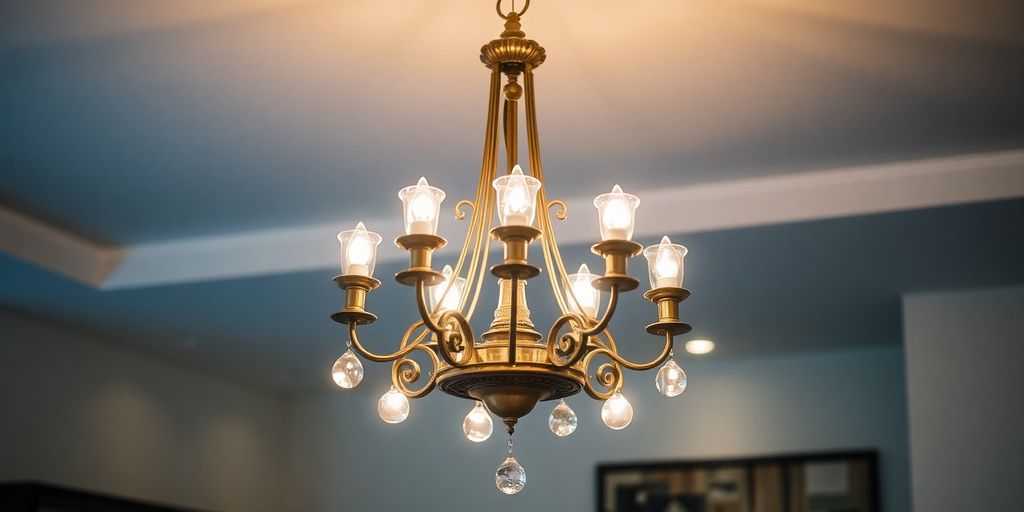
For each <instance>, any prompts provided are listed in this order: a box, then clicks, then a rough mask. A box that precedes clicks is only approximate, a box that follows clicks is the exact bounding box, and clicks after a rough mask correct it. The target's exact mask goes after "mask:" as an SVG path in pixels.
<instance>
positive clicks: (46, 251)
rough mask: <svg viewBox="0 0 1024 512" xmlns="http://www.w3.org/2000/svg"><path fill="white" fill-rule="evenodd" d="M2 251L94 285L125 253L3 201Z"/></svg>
mask: <svg viewBox="0 0 1024 512" xmlns="http://www.w3.org/2000/svg"><path fill="white" fill-rule="evenodd" d="M0 251H3V252H4V253H7V254H9V255H11V256H14V257H15V258H18V259H21V260H24V261H27V262H29V263H33V264H35V265H37V266H40V267H42V268H45V269H47V270H50V271H52V272H55V273H57V274H61V275H64V276H66V277H70V278H72V279H74V280H76V281H79V282H81V283H84V284H88V285H91V286H94V287H100V286H102V285H103V283H104V282H105V281H106V279H107V277H108V276H109V275H110V272H111V271H112V270H113V268H114V267H115V266H116V265H117V264H118V262H119V261H120V259H121V253H122V251H121V249H118V248H105V247H102V246H100V245H97V244H95V243H92V242H90V241H89V240H86V239H84V238H82V237H80V236H78V235H75V234H74V233H70V232H68V231H64V230H62V229H59V228H56V227H53V226H51V225H49V224H47V223H44V222H41V221H39V220H37V219H35V218H33V217H30V216H28V215H24V214H21V213H18V212H15V211H13V210H10V209H8V208H5V207H4V206H3V205H0Z"/></svg>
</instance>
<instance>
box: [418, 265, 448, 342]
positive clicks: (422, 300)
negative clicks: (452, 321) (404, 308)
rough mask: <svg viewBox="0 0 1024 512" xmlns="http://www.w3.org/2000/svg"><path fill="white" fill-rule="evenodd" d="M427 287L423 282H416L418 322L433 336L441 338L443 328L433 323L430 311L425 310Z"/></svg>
mask: <svg viewBox="0 0 1024 512" xmlns="http://www.w3.org/2000/svg"><path fill="white" fill-rule="evenodd" d="M426 290H427V287H426V285H425V284H423V280H422V279H421V280H418V281H416V309H417V310H419V313H420V321H422V322H423V325H425V326H427V329H430V330H431V331H432V332H433V333H434V334H436V335H438V336H441V334H442V333H443V332H444V328H443V327H442V326H441V325H439V324H438V323H437V322H435V321H434V318H433V315H431V313H430V310H429V309H427V291H426Z"/></svg>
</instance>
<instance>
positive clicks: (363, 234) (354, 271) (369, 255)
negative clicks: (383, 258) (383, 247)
mask: <svg viewBox="0 0 1024 512" xmlns="http://www.w3.org/2000/svg"><path fill="white" fill-rule="evenodd" d="M380 240H381V238H380V235H378V234H377V233H374V232H373V231H367V230H366V226H364V225H363V223H362V222H360V223H359V224H357V225H356V228H355V229H350V230H348V231H342V232H341V233H338V242H339V243H341V273H342V274H345V275H358V276H368V277H372V276H373V266H374V264H376V263H377V246H378V245H380Z"/></svg>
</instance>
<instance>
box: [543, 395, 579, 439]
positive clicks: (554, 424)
mask: <svg viewBox="0 0 1024 512" xmlns="http://www.w3.org/2000/svg"><path fill="white" fill-rule="evenodd" d="M576 422H577V420H576V413H575V412H573V410H572V409H570V408H569V406H568V405H567V404H566V403H565V400H564V399H563V400H562V401H561V402H559V403H558V405H557V406H555V409H554V410H553V411H551V417H550V418H548V428H550V429H551V432H553V433H554V434H555V435H556V436H558V437H565V436H567V435H569V434H572V433H573V432H575V431H576Z"/></svg>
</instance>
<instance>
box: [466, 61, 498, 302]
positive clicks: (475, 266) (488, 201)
mask: <svg viewBox="0 0 1024 512" xmlns="http://www.w3.org/2000/svg"><path fill="white" fill-rule="evenodd" d="M500 90H501V70H500V69H499V68H498V67H495V68H494V69H492V70H491V84H490V94H489V103H488V107H487V131H486V135H485V137H484V156H483V161H482V162H481V166H480V181H479V183H478V184H477V201H476V202H477V205H478V206H479V205H481V204H482V206H483V207H482V208H478V209H477V210H474V211H473V213H474V215H475V216H478V217H477V218H478V222H477V226H476V229H477V231H476V234H475V238H474V244H473V253H472V259H471V262H470V272H469V274H468V275H467V278H466V282H467V283H469V285H470V287H471V288H472V290H471V293H466V294H464V296H463V300H464V301H465V300H466V299H467V298H468V297H469V296H470V295H472V299H470V302H469V309H468V310H467V314H466V318H467V319H472V318H473V313H475V312H476V305H477V302H478V301H479V300H480V293H481V291H482V289H483V280H484V275H485V272H484V271H483V268H484V267H486V266H487V256H488V253H489V252H490V247H491V238H490V236H489V234H488V232H489V231H490V227H491V222H492V221H493V216H494V198H493V196H494V193H493V189H492V187H491V182H492V181H493V180H494V178H495V177H496V176H495V175H496V174H497V168H498V104H499V102H500ZM470 236H472V235H467V240H468V238H469V237H470ZM474 278H475V282H474Z"/></svg>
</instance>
